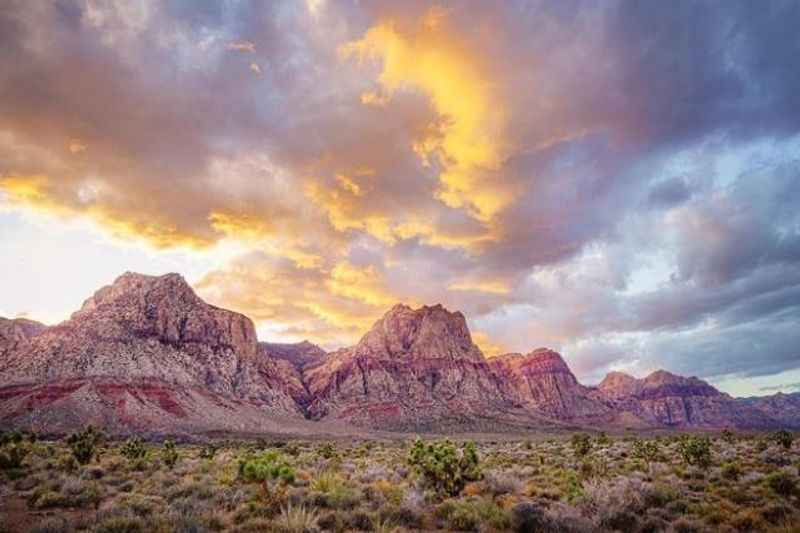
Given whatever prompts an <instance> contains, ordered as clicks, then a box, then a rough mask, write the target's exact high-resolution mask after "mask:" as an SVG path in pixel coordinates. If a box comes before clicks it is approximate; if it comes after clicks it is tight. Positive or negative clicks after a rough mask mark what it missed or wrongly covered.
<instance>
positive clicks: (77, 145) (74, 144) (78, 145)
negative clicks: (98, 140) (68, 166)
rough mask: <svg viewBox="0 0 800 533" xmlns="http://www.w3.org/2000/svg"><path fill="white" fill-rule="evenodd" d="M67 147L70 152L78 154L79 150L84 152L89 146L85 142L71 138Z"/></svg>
mask: <svg viewBox="0 0 800 533" xmlns="http://www.w3.org/2000/svg"><path fill="white" fill-rule="evenodd" d="M68 148H69V151H70V153H72V154H79V153H81V152H85V151H86V149H87V148H89V147H88V146H87V145H86V144H84V143H82V142H80V141H78V140H72V141H70V143H69V147H68Z"/></svg>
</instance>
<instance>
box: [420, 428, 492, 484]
mask: <svg viewBox="0 0 800 533" xmlns="http://www.w3.org/2000/svg"><path fill="white" fill-rule="evenodd" d="M407 461H408V464H409V465H410V466H411V467H412V468H413V469H414V470H415V471H416V472H417V474H418V475H420V476H421V477H422V479H423V481H424V483H425V484H426V485H427V486H428V487H430V488H431V489H433V490H434V491H436V493H437V494H439V495H447V496H456V495H458V494H460V493H461V491H462V490H463V489H464V486H465V485H466V484H467V483H468V482H469V481H477V480H479V479H480V478H481V469H480V465H479V460H478V451H477V448H476V447H475V443H474V442H469V443H466V444H464V445H463V446H462V447H461V449H460V450H458V449H457V448H456V446H455V445H454V444H453V443H452V442H450V441H449V440H445V441H441V442H431V443H427V444H426V443H424V442H423V441H422V440H421V439H419V438H418V439H417V440H416V441H415V442H414V445H413V446H412V447H411V450H409V452H408V459H407Z"/></svg>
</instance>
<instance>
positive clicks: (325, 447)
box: [317, 442, 338, 459]
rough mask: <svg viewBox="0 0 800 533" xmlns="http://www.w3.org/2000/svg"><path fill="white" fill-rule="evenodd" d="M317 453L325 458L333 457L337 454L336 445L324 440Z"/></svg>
mask: <svg viewBox="0 0 800 533" xmlns="http://www.w3.org/2000/svg"><path fill="white" fill-rule="evenodd" d="M317 455H319V456H320V457H323V458H325V459H333V458H334V457H336V456H337V455H338V454H337V453H336V446H334V444H333V443H332V442H325V443H323V444H322V445H321V446H320V447H319V448H318V449H317Z"/></svg>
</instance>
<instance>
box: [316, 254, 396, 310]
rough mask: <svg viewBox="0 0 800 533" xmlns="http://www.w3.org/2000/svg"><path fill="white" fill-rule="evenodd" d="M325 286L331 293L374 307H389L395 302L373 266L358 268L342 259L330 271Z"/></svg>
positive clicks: (394, 298)
mask: <svg viewBox="0 0 800 533" xmlns="http://www.w3.org/2000/svg"><path fill="white" fill-rule="evenodd" d="M327 287H328V288H329V289H330V291H331V293H333V294H337V295H339V296H344V297H346V298H350V299H352V300H356V301H359V302H364V303H366V304H369V305H373V306H376V307H381V306H384V307H389V306H392V305H394V304H395V303H397V297H396V296H394V295H392V294H390V293H389V292H388V291H387V290H386V288H385V285H384V282H383V280H382V279H381V277H380V276H379V275H378V273H377V271H376V270H375V267H373V266H368V267H364V268H358V267H356V266H354V265H351V264H350V263H348V262H346V261H344V262H341V263H337V264H336V266H335V267H334V268H333V270H332V271H331V275H330V280H328V282H327Z"/></svg>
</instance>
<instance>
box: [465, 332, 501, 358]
mask: <svg viewBox="0 0 800 533" xmlns="http://www.w3.org/2000/svg"><path fill="white" fill-rule="evenodd" d="M472 342H474V343H475V344H476V345H478V348H480V349H481V351H482V352H483V355H485V356H486V357H496V356H498V355H502V354H505V353H508V350H506V349H505V347H504V346H502V345H501V344H497V343H495V342H493V341H492V339H491V338H490V337H489V335H487V334H486V333H484V332H483V331H475V332H473V333H472Z"/></svg>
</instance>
